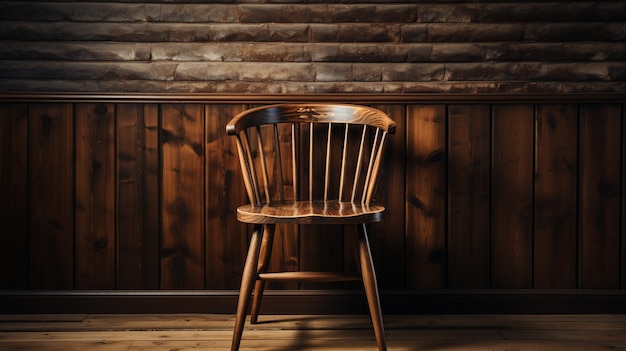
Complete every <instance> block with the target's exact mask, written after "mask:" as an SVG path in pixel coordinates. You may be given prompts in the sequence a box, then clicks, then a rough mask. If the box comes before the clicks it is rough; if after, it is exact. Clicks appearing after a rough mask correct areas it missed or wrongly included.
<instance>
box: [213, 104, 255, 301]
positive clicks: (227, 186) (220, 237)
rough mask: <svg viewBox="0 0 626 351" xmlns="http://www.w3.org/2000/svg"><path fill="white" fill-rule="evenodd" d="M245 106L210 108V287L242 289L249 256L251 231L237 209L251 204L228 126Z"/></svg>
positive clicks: (215, 106) (214, 106)
mask: <svg viewBox="0 0 626 351" xmlns="http://www.w3.org/2000/svg"><path fill="white" fill-rule="evenodd" d="M245 108H246V106H245V105H215V104H214V105H207V106H206V113H205V119H206V206H207V208H206V213H207V214H206V287H207V289H238V288H239V284H240V282H241V273H242V271H243V264H244V261H245V258H246V252H247V235H246V233H247V227H246V225H245V224H242V223H240V222H239V221H237V213H236V211H237V207H238V206H241V205H244V204H245V203H247V201H248V197H247V195H246V190H245V188H244V186H243V179H242V176H241V169H240V166H239V159H238V155H237V146H236V143H235V138H234V137H229V136H227V135H226V124H227V123H228V121H229V120H230V119H231V118H233V117H234V116H235V115H236V114H237V113H239V112H241V111H244V110H245Z"/></svg>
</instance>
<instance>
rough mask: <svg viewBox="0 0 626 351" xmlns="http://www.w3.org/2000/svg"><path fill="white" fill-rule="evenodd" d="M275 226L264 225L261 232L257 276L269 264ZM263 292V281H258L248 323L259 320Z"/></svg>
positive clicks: (263, 271) (254, 322)
mask: <svg viewBox="0 0 626 351" xmlns="http://www.w3.org/2000/svg"><path fill="white" fill-rule="evenodd" d="M275 229H276V225H275V224H266V225H265V230H264V231H263V240H262V241H261V252H260V254H259V266H258V268H257V274H261V273H265V272H266V271H267V267H268V266H269V264H270V258H271V256H272V245H273V244H274V231H275ZM264 290H265V280H261V279H258V280H257V281H256V285H255V287H254V295H253V296H252V308H251V311H250V323H252V324H256V323H257V322H258V319H259V310H260V309H261V299H262V298H263V291H264Z"/></svg>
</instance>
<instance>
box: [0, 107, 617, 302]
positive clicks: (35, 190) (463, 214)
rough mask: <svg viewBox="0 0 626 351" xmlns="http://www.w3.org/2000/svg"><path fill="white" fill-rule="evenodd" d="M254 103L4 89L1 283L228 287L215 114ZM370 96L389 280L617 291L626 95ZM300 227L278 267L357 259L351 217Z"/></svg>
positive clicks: (228, 154)
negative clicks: (380, 99) (378, 123)
mask: <svg viewBox="0 0 626 351" xmlns="http://www.w3.org/2000/svg"><path fill="white" fill-rule="evenodd" d="M252 105H253V103H249V104H248V103H216V102H199V101H195V102H173V101H162V102H158V101H156V102H135V101H130V102H123V101H122V102H110V101H102V102H99V101H78V102H71V101H61V102H37V101H34V102H29V101H22V102H16V103H12V102H4V103H0V145H1V150H0V169H1V172H0V193H1V194H2V196H1V197H0V226H1V228H0V260H1V262H0V288H2V289H4V290H50V289H52V290H56V289H60V290H93V289H96V290H108V289H119V290H128V289H134V290H151V289H163V290H169V289H192V290H196V289H209V290H221V289H226V290H232V289H238V287H239V279H240V274H241V271H242V265H243V262H244V258H245V257H244V256H245V253H246V244H247V235H246V232H247V230H248V229H247V228H246V227H245V226H244V225H242V224H240V223H238V222H237V221H236V219H235V215H234V211H235V209H236V207H237V206H238V205H240V204H242V203H244V201H245V199H246V197H245V190H244V189H243V185H242V181H241V175H240V171H239V164H238V160H237V153H236V147H235V145H234V143H233V140H232V139H231V138H229V137H227V136H226V135H225V132H224V127H225V124H226V123H227V121H228V120H229V119H230V118H231V117H232V116H233V115H234V114H235V113H237V112H239V111H242V110H244V109H246V108H248V107H250V106H252ZM375 106H376V107H379V108H381V109H383V110H385V111H387V112H389V114H390V115H391V116H392V117H393V118H394V119H395V121H396V122H397V125H398V128H397V134H396V135H394V136H392V137H391V139H390V144H389V147H388V148H387V155H386V159H385V167H383V169H384V171H383V174H382V180H381V183H380V188H379V195H378V196H379V199H380V201H382V202H384V203H385V204H387V207H388V212H387V216H386V220H385V222H383V223H380V224H377V225H376V226H375V227H374V228H373V230H372V233H371V234H372V244H373V255H374V259H375V263H376V268H377V270H378V275H379V284H380V287H381V290H393V291H398V290H399V291H403V290H405V291H416V290H422V289H441V288H449V289H610V290H620V289H626V230H625V228H626V223H625V220H626V193H625V192H624V188H625V186H626V184H625V182H626V181H625V178H626V177H624V172H625V171H626V142H625V141H626V123H624V117H625V112H624V111H625V107H626V104H624V103H621V102H619V101H618V102H585V101H576V100H572V101H569V102H551V101H546V102H520V101H513V102H510V103H503V102H489V101H482V102H474V103H469V102H467V103H464V102H459V103H442V102H440V101H434V102H419V103H410V102H409V103H407V102H393V101H392V102H389V103H381V104H377V105H375ZM315 232H319V233H321V234H322V236H321V237H314V236H313V235H311V234H314V233H315ZM306 234H308V235H306V236H305V235H304V233H301V234H300V235H294V234H292V233H290V232H288V231H287V230H281V231H280V232H279V233H278V235H277V239H276V240H275V245H276V248H275V251H274V252H275V253H276V254H277V256H276V257H275V259H274V260H273V261H272V265H273V266H274V268H276V267H282V268H284V269H288V270H293V269H298V268H304V269H318V268H322V269H336V270H351V269H353V268H354V264H353V263H352V262H351V259H352V256H351V253H349V251H350V250H349V246H348V245H346V244H347V243H349V241H350V240H352V238H351V235H352V234H353V232H352V231H350V230H345V231H343V230H342V229H341V228H337V227H330V229H328V228H318V229H315V230H313V231H311V232H307V233H306ZM333 267H334V268H333ZM318 287H319V286H317V285H303V286H301V287H300V288H306V289H310V288H318ZM331 287H332V288H333V289H337V288H341V286H337V285H332V286H331ZM274 288H281V289H297V288H299V287H298V286H297V285H294V284H289V285H276V286H274ZM344 288H345V289H350V288H353V286H352V285H346V286H345V287H344Z"/></svg>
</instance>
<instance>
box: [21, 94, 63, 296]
mask: <svg viewBox="0 0 626 351" xmlns="http://www.w3.org/2000/svg"><path fill="white" fill-rule="evenodd" d="M29 129H30V131H29V134H30V141H29V144H30V145H29V147H30V154H29V158H30V160H29V161H30V179H29V181H30V189H31V191H30V205H31V217H30V223H31V227H30V232H31V236H30V255H29V256H30V280H31V282H30V286H31V288H34V289H72V288H73V283H74V275H73V272H74V245H73V242H74V225H73V217H74V216H73V211H74V201H73V198H74V191H73V189H74V171H73V169H74V168H73V163H74V162H73V140H74V135H73V115H72V104H54V103H51V104H33V105H32V106H31V108H30V111H29Z"/></svg>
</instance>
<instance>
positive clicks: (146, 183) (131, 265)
mask: <svg viewBox="0 0 626 351" xmlns="http://www.w3.org/2000/svg"><path fill="white" fill-rule="evenodd" d="M116 115H117V116H116V119H117V243H118V247H117V249H118V260H117V287H118V288H119V289H157V288H158V287H159V109H158V105H155V104H146V105H143V104H119V105H117V108H116Z"/></svg>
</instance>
